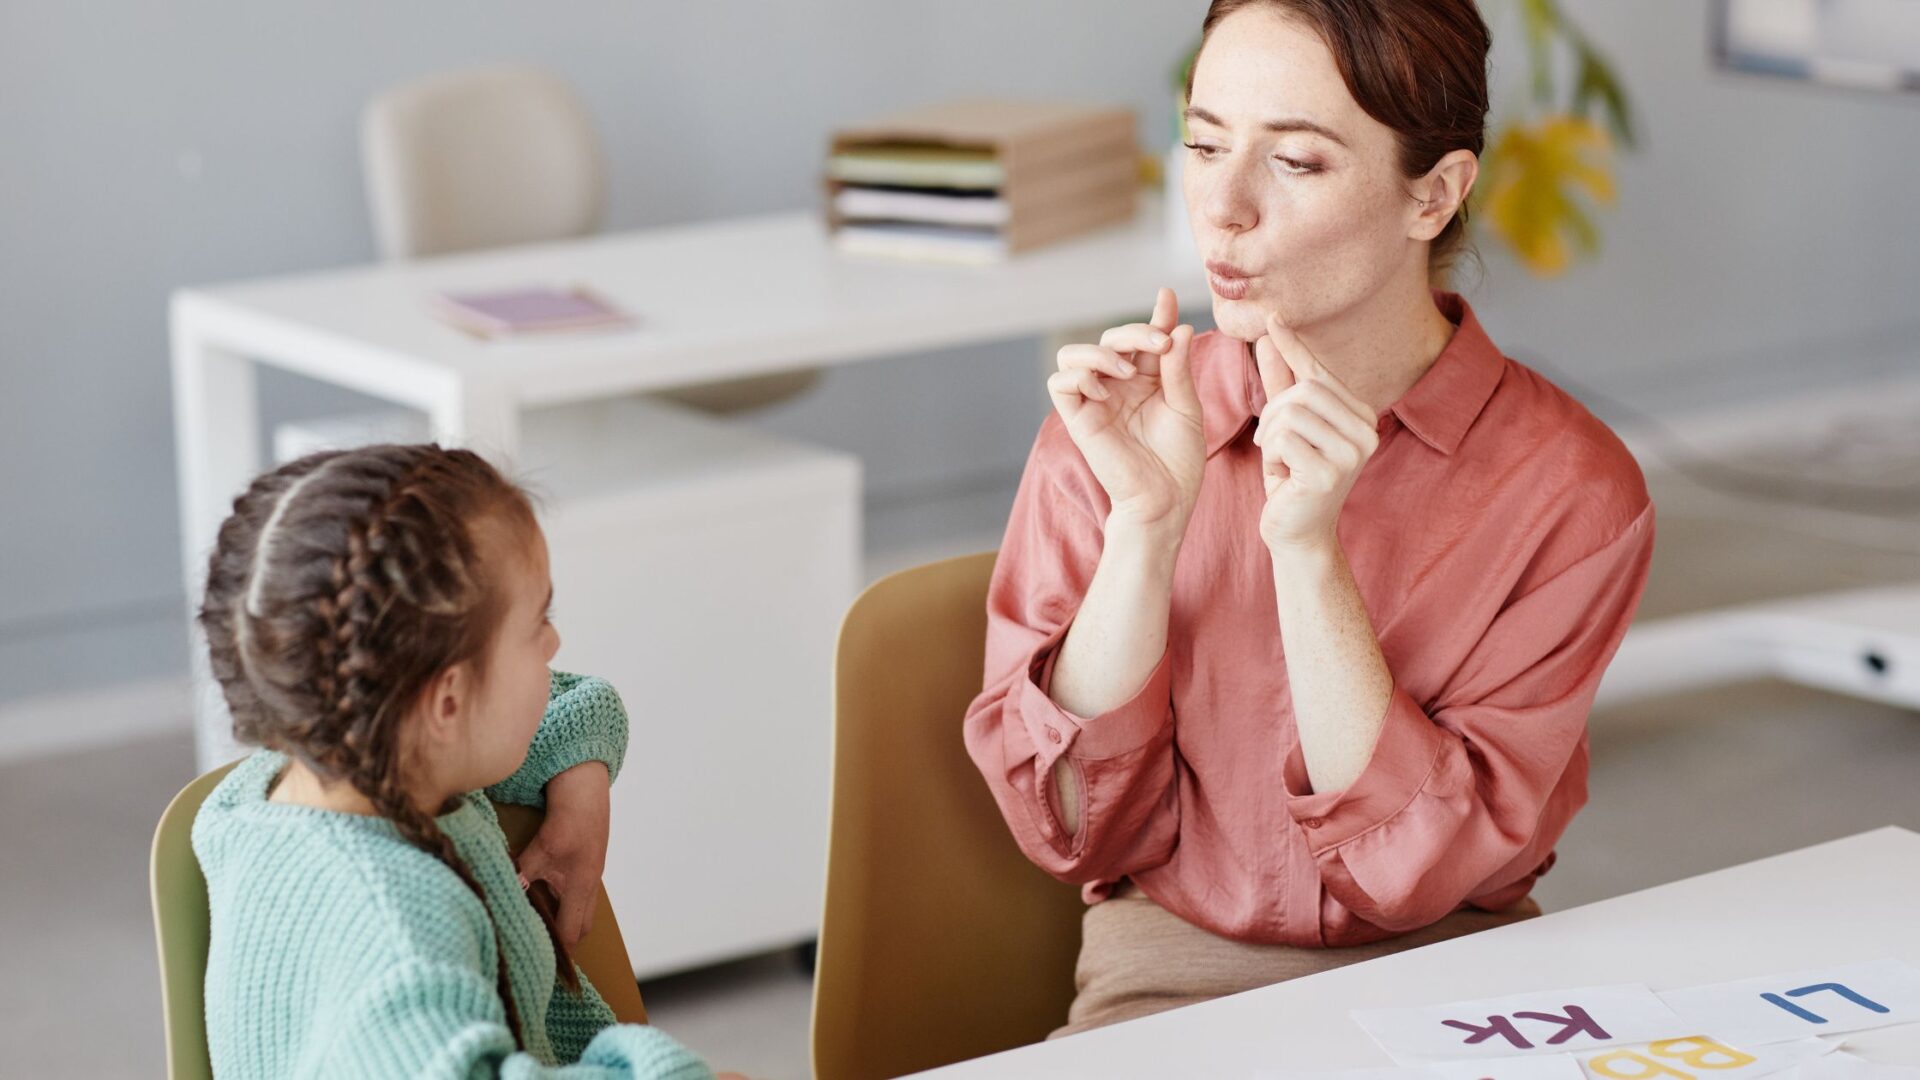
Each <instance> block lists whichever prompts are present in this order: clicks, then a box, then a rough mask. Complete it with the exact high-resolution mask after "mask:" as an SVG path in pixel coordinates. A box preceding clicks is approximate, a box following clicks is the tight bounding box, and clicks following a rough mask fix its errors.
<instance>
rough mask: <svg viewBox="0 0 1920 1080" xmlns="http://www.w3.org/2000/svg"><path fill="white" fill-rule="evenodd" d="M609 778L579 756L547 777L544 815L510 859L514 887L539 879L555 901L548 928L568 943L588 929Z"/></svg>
mask: <svg viewBox="0 0 1920 1080" xmlns="http://www.w3.org/2000/svg"><path fill="white" fill-rule="evenodd" d="M611 789H612V780H611V779H610V778H609V776H608V775H607V767H606V765H604V764H602V763H601V762H598V761H584V762H581V763H580V764H578V765H575V766H574V767H573V768H571V769H568V770H567V771H565V772H563V773H561V774H560V775H558V776H556V777H554V778H553V779H551V780H549V781H547V816H546V820H545V821H543V822H541V824H540V831H539V832H537V833H534V834H533V840H532V841H531V842H529V843H528V844H527V846H526V848H525V850H523V851H521V852H520V857H519V859H517V860H515V862H516V864H517V865H518V867H519V869H520V887H521V888H522V889H525V888H528V887H529V886H531V885H532V884H533V883H534V882H536V881H544V882H546V883H547V885H548V886H549V887H551V888H552V889H553V894H554V896H555V897H557V898H558V899H559V901H560V912H559V917H558V918H556V919H555V920H554V932H555V933H556V934H558V935H559V937H560V943H561V944H562V945H565V946H566V947H567V948H569V949H571V948H573V947H574V946H576V945H578V944H580V939H581V938H583V937H585V936H587V931H588V930H591V929H593V909H594V907H595V906H596V904H595V902H596V901H597V900H598V899H599V897H600V875H601V874H602V873H603V872H604V871H605V870H606V867H607V830H608V819H609V817H610V815H611V800H610V797H609V792H610V791H611Z"/></svg>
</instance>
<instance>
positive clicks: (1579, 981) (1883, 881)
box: [920, 793, 1920, 1080]
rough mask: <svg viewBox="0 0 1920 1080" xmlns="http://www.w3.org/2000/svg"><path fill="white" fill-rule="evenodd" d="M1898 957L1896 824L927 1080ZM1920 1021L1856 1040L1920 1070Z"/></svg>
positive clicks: (1312, 1051) (1912, 902) (1918, 955)
mask: <svg viewBox="0 0 1920 1080" xmlns="http://www.w3.org/2000/svg"><path fill="white" fill-rule="evenodd" d="M1803 794H1804V793H1803ZM1784 797H1790V798H1791V797H1802V796H1795V795H1792V794H1791V793H1790V794H1788V795H1787V796H1784ZM1673 825H1674V827H1676V828H1684V827H1685V823H1684V822H1674V823H1673ZM1883 957H1894V958H1897V959H1901V960H1905V961H1907V962H1908V963H1911V964H1920V834H1916V833H1913V832H1909V831H1907V830H1905V829H1900V828H1893V827H1889V828H1884V829H1878V830H1875V831H1873V832H1868V833H1861V834H1860V835H1858V836H1852V837H1848V838H1846V839H1844V840H1836V841H1833V842H1831V843H1826V844H1820V845H1817V846H1814V847H1810V848H1805V849H1802V850H1800V851H1795V852H1791V853H1789V854H1786V855H1778V856H1775V857H1773V858H1770V859H1762V860H1760V861H1758V862H1752V863H1747V864H1745V865H1742V866H1736V867H1732V868H1730V869H1726V870H1721V871H1717V872H1715V873H1710V874H1703V875H1701V876H1699V877H1695V878H1688V879H1687V880H1684V881H1677V882H1674V883H1672V884H1669V885H1662V886H1659V887H1657V888H1652V889H1646V890H1644V891H1641V892H1637V893H1630V894H1628V895H1626V896H1619V897H1615V898H1613V899H1611V900H1603V901H1600V902H1598V903H1594V904H1587V905H1585V906H1584V907H1578V908H1572V909H1569V910H1567V911H1561V912H1555V913H1552V914H1548V915H1545V916H1543V917H1541V918H1538V919H1533V920H1529V921H1527V922H1524V923H1519V924H1516V925H1512V926H1504V927H1500V928H1499V929H1495V930H1489V931H1486V932H1484V933H1481V934H1476V935H1472V936H1470V937H1466V938H1460V939H1456V940H1453V941H1446V942H1441V943H1439V944H1437V945H1429V946H1427V947H1425V948H1421V949H1415V950H1413V951H1411V952H1405V953H1400V954H1398V955H1395V956H1388V957H1383V958H1381V959H1378V960H1372V961H1368V962H1365V963H1360V964H1355V965H1353V966H1351V967H1345V968H1340V969H1338V970H1335V971H1329V972H1325V973H1323V974H1320V975H1312V976H1309V977H1307V978H1304V979H1297V980H1295V981H1293V982H1288V983H1282V984H1280V985H1278V986H1269V987H1266V988H1264V989H1260V990H1253V991H1249V992H1247V993H1244V994H1237V995H1235V996H1233V997H1229V998H1221V999H1219V1000H1217V1001H1210V1002H1207V1003H1205V1004H1202V1005H1194V1006H1190V1007H1188V1008H1184V1009H1176V1010H1174V1011H1172V1012H1167V1013H1161V1014H1159V1015H1157V1016H1149V1017H1146V1018H1144V1019H1140V1020H1134V1021H1130V1022H1128V1023H1124V1024H1118V1025H1115V1026H1113V1027H1110V1028H1104V1029H1101V1030H1098V1031H1090V1032H1087V1033H1085V1034H1082V1035H1076V1036H1072V1037H1070V1038H1066V1039H1060V1040H1057V1041H1055V1042H1049V1043H1040V1044H1037V1045H1034V1046H1028V1047H1023V1048H1021V1049H1018V1050H1010V1051H1008V1052H1006V1053H1004V1054H995V1055H993V1056H991V1057H985V1058H980V1059H977V1060H975V1061H970V1062H963V1063H961V1064H959V1065H953V1066H949V1067H947V1068H944V1069H936V1070H933V1071H931V1072H928V1073H922V1074H920V1075H922V1076H928V1077H935V1076H937V1077H940V1078H942V1080H961V1078H969V1077H1021V1078H1023V1080H1026V1078H1040V1077H1098V1078H1100V1080H1119V1078H1124V1077H1143V1078H1147V1077H1150V1078H1155V1080H1161V1078H1166V1077H1187V1076H1205V1077H1233V1076H1245V1075H1250V1074H1252V1073H1254V1072H1255V1071H1257V1070H1263V1069H1264V1070H1279V1069H1282V1068H1285V1069H1341V1068H1359V1067H1365V1066H1378V1065H1391V1064H1393V1061H1392V1059H1390V1058H1389V1057H1387V1055H1386V1053H1385V1052H1384V1051H1382V1050H1381V1049H1380V1048H1379V1047H1378V1046H1377V1045H1376V1044H1375V1043H1374V1042H1373V1040H1372V1039H1371V1038H1369V1037H1368V1036H1367V1034H1366V1033H1365V1032H1364V1031H1362V1030H1361V1029H1360V1027H1359V1025H1357V1024H1355V1023H1354V1022H1353V1020H1352V1019H1351V1018H1350V1017H1349V1016H1348V1015H1347V1012H1348V1010H1349V1009H1354V1008H1382V1007H1393V1006H1404V1005H1423V1004H1440V1003H1444V1002H1448V1001H1459V1000H1465V999H1469V998H1485V997H1501V996H1504V995H1507V994H1517V993H1525V992H1527V991H1532V990H1551V989H1556V988H1560V987H1573V986H1589V985H1599V984H1606V983H1633V982H1637V983H1645V984H1646V985H1648V986H1650V987H1652V988H1653V989H1655V990H1668V989H1673V988H1676V987H1682V986H1693V985H1700V984H1706V983H1715V982H1725V981H1729V980H1732V979H1738V978H1745V977H1748V976H1756V975H1766V974H1770V973H1772V972H1776V971H1791V970H1794V969H1797V968H1807V967H1817V966H1822V965H1827V964H1839V963H1850V962H1853V961H1858V960H1877V959H1880V958H1883ZM981 992H982V993H991V992H992V990H991V988H988V987H983V988H982V990H981ZM1916 1027H1920V1026H1911V1025H1910V1026H1908V1027H1904V1028H1887V1029H1882V1030H1880V1031H1868V1032H1862V1033H1860V1034H1858V1035H1855V1036H1850V1037H1849V1038H1848V1043H1849V1045H1850V1046H1855V1047H1859V1048H1860V1049H1861V1052H1862V1053H1865V1054H1868V1055H1869V1056H1872V1057H1875V1058H1876V1059H1879V1060H1885V1061H1892V1062H1897V1063H1900V1064H1920V1031H1917V1030H1916Z"/></svg>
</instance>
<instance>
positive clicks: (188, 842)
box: [152, 765, 647, 1080]
mask: <svg viewBox="0 0 1920 1080" xmlns="http://www.w3.org/2000/svg"><path fill="white" fill-rule="evenodd" d="M232 768H233V765H224V766H221V767H220V768H218V769H215V770H213V771H212V772H210V773H208V774H206V775H205V776H202V777H200V778H198V779H196V780H194V781H193V782H192V783H190V784H188V785H187V786H186V787H185V788H183V789H181V791H180V794H178V795H175V796H174V797H173V802H172V803H170V804H168V806H167V809H166V812H165V813H163V814H161V815H160V825H159V827H158V828H156V829H155V830H154V833H153V861H152V871H153V929H154V936H155V937H156V938H157V939H158V941H159V945H160V1000H161V1008H162V1010H163V1012H164V1015H165V1025H166V1032H167V1075H168V1076H169V1077H171V1078H172V1080H207V1078H210V1077H212V1076H213V1066H212V1064H211V1063H210V1062H209V1061H208V1059H207V1028H206V1022H205V1011H206V999H205V995H204V987H205V980H206V973H207V881H206V878H204V877H202V876H201V874H200V861H199V860H198V859H196V858H194V854H193V841H192V832H193V818H194V815H195V814H197V813H199V811H200V804H201V803H202V802H204V801H206V798H207V794H208V793H209V792H211V791H212V790H213V789H214V786H215V785H216V784H218V783H219V782H220V779H221V777H224V776H226V775H227V773H228V772H229V771H230V770H231V769H232ZM494 809H495V810H497V811H498V812H499V815H500V828H501V830H502V831H504V832H505V833H506V834H507V845H508V848H509V849H510V850H512V851H515V852H517V851H519V850H520V849H521V848H522V847H524V846H525V845H526V843H527V841H528V840H531V839H532V838H533V834H534V832H535V831H536V830H537V829H539V827H540V820H541V814H540V811H538V810H533V809H529V808H528V807H524V806H507V805H504V804H495V807H494ZM574 960H575V961H576V962H578V963H579V965H580V970H581V971H583V972H585V973H586V976H587V980H588V981H589V982H591V983H593V988H594V989H595V990H597V991H599V992H600V996H601V997H602V998H604V999H606V1002H607V1004H608V1006H610V1007H611V1008H612V1009H613V1014H614V1016H615V1017H616V1018H618V1019H619V1020H620V1021H621V1022H623V1023H632V1024H644V1023H646V1022H647V1010H646V1006H645V1005H644V1004H643V1003H642V1002H641V1000H640V987H639V985H638V984H637V983H636V982H635V981H634V978H633V967H632V964H631V963H630V962H629V961H628V959H627V943H626V940H625V939H624V938H622V937H621V936H620V924H619V923H617V922H615V921H614V917H613V908H612V906H611V905H610V904H609V903H608V902H607V893H606V890H605V889H602V890H601V891H600V901H599V907H598V909H597V910H596V911H595V913H594V916H593V930H592V931H591V932H589V933H588V934H587V936H586V937H585V938H584V939H582V940H581V942H580V946H579V947H578V948H577V949H575V950H574Z"/></svg>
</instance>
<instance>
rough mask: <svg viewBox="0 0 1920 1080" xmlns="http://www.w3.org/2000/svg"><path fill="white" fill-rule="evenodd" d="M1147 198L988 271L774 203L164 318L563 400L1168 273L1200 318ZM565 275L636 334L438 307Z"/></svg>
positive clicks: (994, 325) (1046, 312) (951, 336)
mask: <svg viewBox="0 0 1920 1080" xmlns="http://www.w3.org/2000/svg"><path fill="white" fill-rule="evenodd" d="M1141 202H1142V205H1141V210H1140V213H1139V214H1137V215H1136V217H1135V218H1134V219H1133V220H1131V221H1129V222H1127V223H1125V224H1122V225H1119V226H1115V227H1113V228H1109V229H1106V230H1102V231H1100V232H1096V233H1090V234H1088V235H1087V236H1085V237H1081V238H1078V239H1074V240H1069V241H1065V242H1062V243H1059V244H1055V245H1051V246H1047V247H1042V248H1038V249H1035V250H1033V251H1031V252H1025V253H1022V254H1019V255H1016V256H1014V257H1013V258H1011V259H1009V260H1007V261H1005V262H1002V263H997V264H994V265H991V266H983V267H969V266H946V265H938V264H926V263H909V262H901V261H897V260H883V259H875V258H863V257H856V256H850V255H845V254H842V253H840V252H838V251H837V250H835V249H834V247H833V246H832V244H831V243H830V242H829V240H828V237H827V234H826V232H825V229H824V227H823V225H822V223H821V221H820V219H819V217H818V216H817V215H815V214H812V213H786V214H775V215H770V216H764V217H750V218H737V219H729V220H724V221H714V222H701V223H696V224H690V225H684V226H677V227H671V228H662V229H649V230H646V231H642V232H634V233H625V234H613V235H606V236H598V237H591V238H586V239H581V240H572V241H566V242H562V243H555V244H540V245H529V246H524V247H516V248H508V249H500V250H494V251H488V252H485V253H478V254H469V255H458V256H449V257H443V258H435V259H426V260H420V261H417V262H411V263H399V264H385V265H376V266H363V267H355V268H352V269H346V270H339V271H331V272H326V273H318V274H305V275H299V276H295V277H284V278H275V279H268V280H259V281H250V282H245V283H239V284H234V285H229V286H216V287H209V288H199V289H189V290H183V291H182V292H181V293H179V294H177V295H176V297H175V299H174V303H175V313H176V315H177V316H180V317H184V318H187V319H190V320H192V321H193V323H194V325H195V327H196V332H197V333H201V334H204V335H206V336H208V337H209V338H219V339H222V340H221V344H223V345H226V346H228V347H231V348H234V349H237V350H239V349H256V350H258V352H257V353H256V355H257V356H259V357H260V358H261V359H263V360H265V361H266V362H270V363H274V364H277V365H279V366H283V367H289V368H292V369H294V370H300V371H303V372H304V373H306V374H310V375H313V376H315V377H318V378H322V379H325V380H327V381H329V382H334V383H338V384H341V385H347V386H355V387H358V388H361V389H365V390H368V391H370V392H375V393H380V394H382V395H383V396H388V397H393V398H396V399H399V400H406V399H408V398H409V397H413V396H415V395H414V394H413V393H411V392H410V388H412V387H420V386H428V387H444V386H446V385H448V383H449V381H450V380H451V381H454V382H460V383H470V382H479V383H484V384H486V385H488V386H489V387H490V388H491V389H494V390H497V391H499V392H502V393H505V394H506V395H507V396H508V397H509V398H511V399H513V400H514V401H516V402H517V403H518V404H520V405H522V406H538V405H548V404H557V403H561V402H566V401H576V400H582V399H587V398H593V397H600V396H607V395H611V394H619V393H628V392H635V391H642V390H650V389H660V388H664V387H670V386H674V385H679V384H685V383H690V382H704V381H708V380H712V379H718V378H726V377H730V376H738V375H751V374H759V373H765V372H771V371H778V370H786V369H792V368H796V367H805V366H814V365H821V364H835V363H844V362H848V361H853V360H860V359H867V358H870V357H875V356H883V355H887V354H890V353H902V352H911V351H919V350H924V349H933V348H940V347H943V346H946V345H950V344H954V343H957V342H967V341H981V340H991V339H994V338H1013V337H1019V336H1023V335H1028V334H1036V333H1042V332H1046V331H1051V330H1055V329H1058V328H1061V327H1066V326H1073V325H1078V324H1083V323H1088V322H1094V321H1102V320H1107V319H1110V318H1112V317H1113V316H1114V315H1115V314H1116V312H1121V311H1126V310H1130V309H1131V308H1134V307H1137V309H1138V310H1139V311H1140V312H1141V313H1143V314H1144V313H1145V312H1146V311H1147V310H1148V309H1150V308H1151V307H1152V305H1153V299H1154V292H1155V290H1156V289H1157V288H1158V287H1160V286H1162V285H1171V286H1173V287H1175V288H1176V289H1177V290H1179V292H1180V293H1181V294H1182V298H1183V302H1184V304H1185V305H1186V306H1187V310H1188V311H1189V313H1192V312H1197V311H1204V310H1206V305H1207V304H1208V299H1209V298H1208V295H1207V292H1206V289H1205V286H1204V284H1203V283H1202V282H1201V280H1200V276H1199V275H1200V268H1199V265H1198V261H1197V259H1196V258H1195V257H1194V256H1193V255H1192V253H1191V251H1190V250H1187V251H1185V252H1182V254H1181V257H1179V258H1175V257H1174V256H1173V255H1171V254H1170V253H1169V252H1170V250H1171V245H1169V244H1168V242H1167V230H1166V228H1165V227H1164V217H1163V212H1162V209H1161V205H1160V200H1159V199H1158V198H1157V197H1155V196H1146V195H1143V197H1142V201H1141ZM568 284H579V285H585V286H588V287H591V288H592V289H593V290H594V291H596V292H598V293H600V294H601V295H603V296H605V297H606V298H607V299H609V300H611V301H612V302H613V303H615V304H617V305H618V306H620V307H621V308H623V309H625V310H627V311H629V312H631V313H632V314H634V315H636V316H637V317H638V320H639V323H638V325H637V327H635V328H633V329H629V330H620V331H612V332H598V333H577V334H554V335H533V336H529V337H527V338H525V339H522V340H515V341H485V340H480V339H477V338H474V337H472V336H469V335H468V334H466V333H464V332H462V331H459V330H456V329H454V328H453V327H451V326H449V325H447V324H445V323H443V322H442V321H440V320H439V319H438V318H436V317H435V316H434V314H433V308H432V303H431V301H432V298H433V297H434V296H435V295H436V294H438V293H441V292H446V291H462V290H482V289H493V288H512V287H518V286H528V285H568Z"/></svg>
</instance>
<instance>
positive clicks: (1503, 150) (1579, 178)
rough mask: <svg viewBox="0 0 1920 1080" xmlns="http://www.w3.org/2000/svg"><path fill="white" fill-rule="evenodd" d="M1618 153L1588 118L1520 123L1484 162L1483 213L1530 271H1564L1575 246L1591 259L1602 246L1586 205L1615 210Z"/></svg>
mask: <svg viewBox="0 0 1920 1080" xmlns="http://www.w3.org/2000/svg"><path fill="white" fill-rule="evenodd" d="M1611 150H1612V143H1611V141H1610V140H1609V138H1608V136H1607V132H1606V130H1605V129H1603V128H1601V127H1600V126H1599V125H1598V124H1595V123H1593V122H1592V121H1590V120H1587V119H1585V118H1583V117H1580V116H1574V115H1569V114H1566V113H1555V114H1552V115H1548V116H1546V117H1543V118H1542V119H1540V120H1539V121H1537V122H1534V123H1532V124H1520V123H1516V124H1512V125H1510V126H1508V127H1507V128H1506V130H1504V131H1502V132H1501V133H1500V135H1499V137H1498V138H1497V139H1496V140H1495V142H1494V145H1493V148H1492V149H1491V150H1489V151H1488V152H1487V155H1486V158H1485V160H1484V161H1483V162H1482V176H1481V182H1480V183H1479V184H1477V185H1475V189H1476V191H1475V194H1476V201H1477V202H1478V203H1479V207H1478V211H1479V212H1480V213H1482V214H1484V215H1485V220H1487V221H1488V222H1489V224H1490V225H1491V227H1492V228H1493V230H1494V232H1495V233H1496V234H1498V235H1499V236H1500V238H1501V239H1502V240H1504V241H1506V243H1507V246H1509V247H1511V248H1512V249H1513V251H1514V253H1515V254H1516V255H1518V256H1519V257H1520V261H1521V262H1522V263H1524V264H1525V265H1526V266H1527V268H1528V269H1530V270H1532V271H1533V272H1534V273H1536V274H1540V275H1542V276H1544V277H1551V276H1554V275H1556V274H1559V273H1560V272H1561V271H1563V270H1565V269H1566V268H1567V264H1568V262H1569V261H1570V258H1571V256H1570V253H1569V250H1568V242H1569V241H1571V242H1572V243H1573V244H1574V245H1575V246H1577V247H1578V248H1579V249H1580V251H1581V252H1583V253H1587V254H1591V253H1592V252H1593V251H1595V250H1596V249H1597V248H1598V247H1599V243H1600V238H1599V234H1598V232H1597V231H1596V230H1595V229H1594V225H1593V222H1592V220H1591V219H1589V218H1588V216H1587V211H1586V208H1585V206H1584V205H1583V202H1585V201H1586V200H1591V201H1592V202H1597V203H1601V204H1604V205H1612V203H1613V200H1614V187H1613V174H1612V173H1611V172H1609V171H1608V164H1609V158H1610V154H1611ZM1582 193H1584V194H1585V196H1586V200H1583V199H1581V198H1580V195H1581V194H1582Z"/></svg>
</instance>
